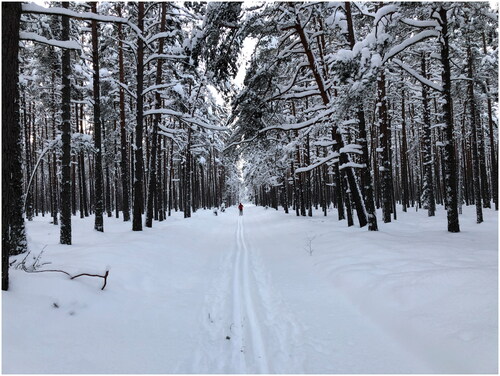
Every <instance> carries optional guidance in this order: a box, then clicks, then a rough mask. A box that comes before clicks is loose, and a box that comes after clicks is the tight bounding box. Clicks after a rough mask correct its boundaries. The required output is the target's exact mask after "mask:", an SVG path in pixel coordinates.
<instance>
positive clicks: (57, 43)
mask: <svg viewBox="0 0 500 376" xmlns="http://www.w3.org/2000/svg"><path fill="white" fill-rule="evenodd" d="M19 39H21V40H30V41H33V42H38V43H42V44H46V45H48V46H53V47H59V48H65V49H68V50H81V49H82V47H81V46H80V43H78V42H77V41H74V40H70V41H62V40H56V39H47V38H45V37H42V36H41V35H38V34H36V33H30V32H27V31H21V32H20V33H19Z"/></svg>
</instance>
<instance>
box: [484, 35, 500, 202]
mask: <svg viewBox="0 0 500 376" xmlns="http://www.w3.org/2000/svg"><path fill="white" fill-rule="evenodd" d="M482 39H483V52H484V54H485V55H486V54H487V49H486V37H485V35H484V32H483V33H482ZM484 90H485V94H486V97H487V106H488V130H489V141H490V163H491V191H492V192H491V193H492V196H493V202H494V203H495V210H498V166H497V157H496V155H497V154H496V152H495V150H497V149H498V148H496V147H495V138H494V136H493V110H492V104H491V93H490V85H489V82H488V80H486V85H485V86H484Z"/></svg>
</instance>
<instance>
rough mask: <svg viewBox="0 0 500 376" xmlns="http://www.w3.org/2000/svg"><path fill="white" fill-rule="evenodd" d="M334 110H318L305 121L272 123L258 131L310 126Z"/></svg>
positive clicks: (288, 129)
mask: <svg viewBox="0 0 500 376" xmlns="http://www.w3.org/2000/svg"><path fill="white" fill-rule="evenodd" d="M335 111H336V110H335V108H330V109H328V110H325V111H323V112H320V113H319V114H318V115H316V116H315V117H313V118H311V119H309V120H306V121H303V122H300V123H296V124H283V125H274V126H270V127H266V128H264V129H261V130H260V131H259V133H264V132H267V131H270V130H282V131H292V130H299V129H303V128H307V127H310V126H312V125H314V124H317V123H319V122H320V121H322V120H324V118H326V117H327V116H329V115H331V114H333V113H334V112H335Z"/></svg>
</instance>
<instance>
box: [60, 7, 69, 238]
mask: <svg viewBox="0 0 500 376" xmlns="http://www.w3.org/2000/svg"><path fill="white" fill-rule="evenodd" d="M62 6H63V8H66V9H68V6H69V3H68V2H63V3H62ZM61 37H62V40H69V17H67V16H62V36H61ZM69 53H70V51H69V50H68V49H63V51H62V61H61V70H62V106H61V107H62V127H61V130H62V135H61V141H62V158H61V234H60V243H61V244H71V83H70V77H69V76H70V74H71V61H70V55H69Z"/></svg>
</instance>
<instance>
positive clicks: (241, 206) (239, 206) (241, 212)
mask: <svg viewBox="0 0 500 376" xmlns="http://www.w3.org/2000/svg"><path fill="white" fill-rule="evenodd" d="M238 209H240V215H243V204H242V203H241V202H240V204H239V205H238Z"/></svg>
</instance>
